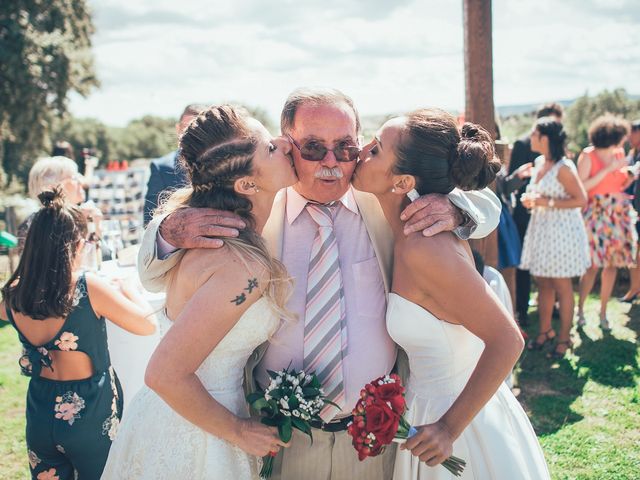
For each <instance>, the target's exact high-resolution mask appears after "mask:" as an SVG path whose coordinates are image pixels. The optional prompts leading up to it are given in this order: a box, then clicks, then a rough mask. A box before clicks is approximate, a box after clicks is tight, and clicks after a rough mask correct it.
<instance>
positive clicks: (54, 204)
mask: <svg viewBox="0 0 640 480" xmlns="http://www.w3.org/2000/svg"><path fill="white" fill-rule="evenodd" d="M38 200H40V203H42V205H43V206H44V208H54V209H55V208H62V207H63V206H64V193H62V188H60V187H53V189H52V190H45V191H44V192H41V193H39V194H38Z"/></svg>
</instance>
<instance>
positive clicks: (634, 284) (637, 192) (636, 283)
mask: <svg viewBox="0 0 640 480" xmlns="http://www.w3.org/2000/svg"><path fill="white" fill-rule="evenodd" d="M628 140H629V147H630V150H629V155H627V163H628V164H629V166H630V167H634V171H635V172H636V175H637V172H638V170H636V169H637V168H640V119H638V120H634V121H633V122H631V133H629V139H628ZM629 193H631V194H633V208H634V209H635V211H636V212H640V181H638V180H636V181H635V182H634V184H633V185H632V186H631V192H629ZM636 232H637V233H638V236H639V239H640V222H638V221H636ZM636 265H640V252H638V257H637V258H636ZM629 280H630V282H629V290H628V291H627V293H626V294H625V295H624V296H623V297H622V298H621V299H620V300H622V301H623V302H628V303H631V302H633V301H634V300H635V299H636V297H637V296H638V293H640V266H636V267H632V268H630V269H629Z"/></svg>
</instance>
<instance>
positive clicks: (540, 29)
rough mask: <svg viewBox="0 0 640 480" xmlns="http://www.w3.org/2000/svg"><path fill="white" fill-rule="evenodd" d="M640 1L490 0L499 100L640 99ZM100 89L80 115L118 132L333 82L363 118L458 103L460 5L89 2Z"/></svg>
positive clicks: (354, 0) (456, 1)
mask: <svg viewBox="0 0 640 480" xmlns="http://www.w3.org/2000/svg"><path fill="white" fill-rule="evenodd" d="M637 1H638V0H519V1H509V0H493V30H494V31H493V56H494V58H493V68H494V97H495V102H496V104H497V105H515V104H528V103H539V102H543V101H548V100H554V99H570V98H574V97H576V96H579V95H582V94H583V93H585V92H586V91H588V92H590V93H597V92H599V91H600V90H602V89H604V88H608V89H613V88H616V87H624V88H626V89H627V90H628V91H629V92H630V93H633V94H640V8H638V3H637ZM89 3H90V5H91V7H92V10H93V13H94V23H95V25H96V30H97V32H96V35H95V36H94V39H93V41H94V55H95V60H96V68H97V73H98V76H99V78H100V80H101V82H102V87H101V88H100V90H97V91H94V92H93V93H92V94H91V95H90V96H89V97H88V98H86V99H83V98H81V97H78V96H74V97H72V101H71V111H72V113H73V114H74V115H76V116H82V117H85V116H89V117H96V118H99V119H100V120H102V121H104V122H106V123H108V124H111V125H118V126H120V125H124V124H126V123H127V121H129V120H131V119H133V118H136V117H139V116H141V115H144V114H154V115H162V116H169V117H172V116H177V115H179V113H180V112H181V111H182V108H183V107H184V105H186V104H188V103H192V102H203V103H207V104H211V103H219V102H223V101H237V102H242V103H245V104H246V105H249V106H257V107H262V108H263V109H265V110H266V111H267V112H268V114H269V115H270V116H271V117H272V119H274V120H276V119H278V118H279V112H280V108H281V107H282V104H283V102H284V100H285V98H286V96H287V94H288V93H289V92H290V91H291V90H292V89H294V88H296V87H298V86H303V85H324V86H332V87H336V88H339V89H341V90H343V91H344V92H345V93H347V94H349V95H350V96H352V97H353V98H354V100H355V102H356V104H357V106H358V107H359V109H360V111H361V113H362V114H364V115H368V114H384V113H389V112H401V111H407V110H409V109H413V108H416V107H421V106H430V105H432V106H440V107H444V108H447V109H451V110H460V109H462V108H463V107H464V60H463V31H462V0H388V1H384V0H321V1H316V0H314V1H294V0H279V1H273V0H271V1H266V0H262V1H260V0H235V1H212V0H178V1H176V0H136V1H135V2H132V1H130V0H89Z"/></svg>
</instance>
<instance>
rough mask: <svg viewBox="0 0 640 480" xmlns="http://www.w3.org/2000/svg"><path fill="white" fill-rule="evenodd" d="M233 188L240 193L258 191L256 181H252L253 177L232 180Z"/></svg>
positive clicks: (245, 193) (250, 193)
mask: <svg viewBox="0 0 640 480" xmlns="http://www.w3.org/2000/svg"><path fill="white" fill-rule="evenodd" d="M233 189H234V190H235V191H236V193H239V194H240V195H255V194H256V193H257V192H258V187H256V182H254V181H253V177H249V176H246V177H240V178H238V179H237V180H236V181H235V182H233Z"/></svg>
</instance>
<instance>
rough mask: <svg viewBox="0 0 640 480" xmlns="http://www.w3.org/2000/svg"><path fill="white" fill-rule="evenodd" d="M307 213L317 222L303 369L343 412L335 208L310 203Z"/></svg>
mask: <svg viewBox="0 0 640 480" xmlns="http://www.w3.org/2000/svg"><path fill="white" fill-rule="evenodd" d="M306 208H307V212H309V215H311V218H313V220H314V221H315V222H316V223H317V224H318V231H317V233H316V236H315V239H314V240H313V245H312V247H311V259H310V262H309V274H308V277H307V303H306V310H305V319H304V369H305V370H306V371H307V372H313V371H315V372H316V375H317V376H318V379H319V380H320V382H321V384H322V388H323V390H324V393H325V396H326V397H327V399H329V400H331V401H332V402H334V403H336V404H337V405H339V406H340V408H341V409H342V410H343V411H344V406H345V395H344V378H343V371H342V364H343V362H342V360H343V357H344V356H346V353H347V351H346V344H347V342H346V341H347V331H346V321H345V302H344V291H343V287H342V275H341V273H340V261H339V257H338V243H337V241H336V236H335V234H334V232H333V217H332V207H329V206H326V205H319V204H311V203H310V204H308V205H307V207H306ZM338 412H339V410H338V409H337V408H336V407H334V406H332V405H328V404H327V405H326V406H325V407H324V409H323V410H322V411H321V412H320V417H321V418H322V419H323V420H324V421H325V422H328V421H330V420H331V419H333V418H334V417H335V416H336V414H337V413H338Z"/></svg>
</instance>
